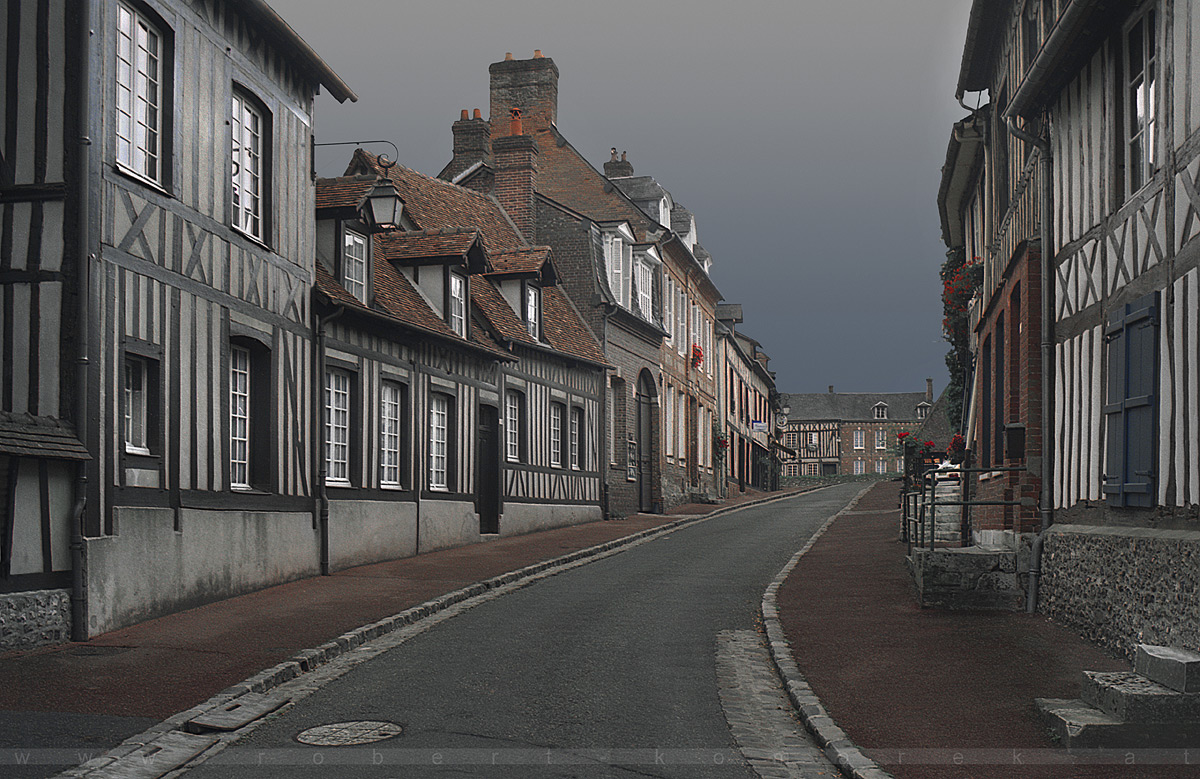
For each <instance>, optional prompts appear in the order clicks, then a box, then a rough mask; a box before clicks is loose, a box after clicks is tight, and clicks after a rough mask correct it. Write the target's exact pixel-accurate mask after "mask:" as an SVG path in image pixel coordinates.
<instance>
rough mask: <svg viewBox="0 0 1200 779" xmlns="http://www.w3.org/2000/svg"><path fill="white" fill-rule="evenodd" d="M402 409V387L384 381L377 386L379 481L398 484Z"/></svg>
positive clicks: (390, 485) (392, 382)
mask: <svg viewBox="0 0 1200 779" xmlns="http://www.w3.org/2000/svg"><path fill="white" fill-rule="evenodd" d="M403 409H404V387H403V386H401V385H400V384H397V383H396V382H394V381H385V382H383V383H382V384H381V385H380V388H379V483H380V484H381V485H382V486H384V487H399V486H400V431H401V430H402V420H403V416H402V414H403Z"/></svg>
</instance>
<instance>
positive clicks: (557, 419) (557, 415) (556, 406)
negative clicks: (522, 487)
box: [550, 403, 563, 468]
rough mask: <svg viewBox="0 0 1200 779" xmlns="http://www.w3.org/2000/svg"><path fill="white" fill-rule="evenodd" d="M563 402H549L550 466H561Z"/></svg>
mask: <svg viewBox="0 0 1200 779" xmlns="http://www.w3.org/2000/svg"><path fill="white" fill-rule="evenodd" d="M562 445H563V404H561V403H551V404H550V467H552V468H561V467H562V463H563V458H562V448H563V446H562Z"/></svg>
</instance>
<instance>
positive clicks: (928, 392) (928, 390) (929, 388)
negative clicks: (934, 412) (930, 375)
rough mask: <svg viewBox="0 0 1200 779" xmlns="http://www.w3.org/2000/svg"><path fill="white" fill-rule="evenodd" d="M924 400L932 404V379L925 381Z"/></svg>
mask: <svg viewBox="0 0 1200 779" xmlns="http://www.w3.org/2000/svg"><path fill="white" fill-rule="evenodd" d="M925 400H927V401H929V402H930V403H932V402H933V379H926V380H925Z"/></svg>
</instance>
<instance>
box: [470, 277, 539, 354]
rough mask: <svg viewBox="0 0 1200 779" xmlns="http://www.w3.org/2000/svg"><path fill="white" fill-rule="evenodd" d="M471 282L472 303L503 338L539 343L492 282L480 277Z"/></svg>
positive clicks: (526, 342)
mask: <svg viewBox="0 0 1200 779" xmlns="http://www.w3.org/2000/svg"><path fill="white" fill-rule="evenodd" d="M471 281H472V282H473V283H472V284H471V303H472V304H473V305H474V306H475V310H476V311H478V312H479V313H481V314H483V316H484V317H485V318H486V319H487V320H488V322H489V323H490V324H491V326H492V328H493V329H494V330H495V331H496V333H497V334H499V335H500V337H501V338H504V339H506V340H509V341H519V342H520V343H525V344H534V343H537V341H535V340H533V337H532V336H531V335H529V331H528V330H526V329H525V323H524V322H523V321H522V320H520V319H518V318H517V314H516V312H514V311H513V310H512V306H510V305H508V301H507V300H505V299H504V296H503V295H502V294H500V290H498V289H497V288H496V286H495V285H494V284H492V282H491V281H489V280H488V279H485V278H481V277H479V276H476V277H474V278H472V279H471Z"/></svg>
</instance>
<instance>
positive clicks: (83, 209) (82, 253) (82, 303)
mask: <svg viewBox="0 0 1200 779" xmlns="http://www.w3.org/2000/svg"><path fill="white" fill-rule="evenodd" d="M91 57H92V4H91V2H90V0H84V2H82V3H79V63H80V64H79V71H80V72H79V81H78V84H77V87H76V88H77V89H78V90H79V100H78V104H77V109H76V110H77V111H78V112H79V116H78V128H79V141H78V143H79V152H78V158H77V167H76V170H75V184H76V207H77V214H78V220H79V221H78V224H77V225H76V231H75V241H76V243H75V255H76V263H77V266H76V280H75V284H76V287H77V289H78V299H77V303H76V305H77V306H78V311H77V316H76V319H75V321H76V322H77V325H76V329H77V332H76V334H75V341H76V344H75V433H76V435H77V436H78V437H79V440H80V441H82V442H83V443H84V446H86V445H87V440H88V416H89V414H88V377H89V374H90V372H91V359H90V355H89V350H88V339H89V337H90V329H91V328H90V325H91V322H90V321H89V319H88V317H89V316H90V315H91V309H92V306H91V302H92V301H91V297H92V290H91V263H92V254H91V238H92V220H91V214H90V209H91V199H90V198H89V197H88V186H89V171H90V169H91V162H92V155H91V146H92V139H91V136H90V134H89V133H90V132H91V115H92V114H91V90H90V89H88V87H87V85H88V84H90V83H91ZM93 454H95V453H93ZM93 462H94V461H90V460H85V461H83V462H81V463H79V468H78V471H77V472H76V475H75V506H74V507H73V508H72V510H71V541H70V545H69V546H70V551H71V640H72V641H87V639H88V629H87V623H88V620H87V576H86V572H85V570H84V566H85V565H86V558H85V554H84V552H85V549H84V540H83V539H84V528H83V524H84V521H85V517H86V516H87V508H88V505H87V494H88V489H89V483H88V470H89V469H90V468H92V467H93Z"/></svg>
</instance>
